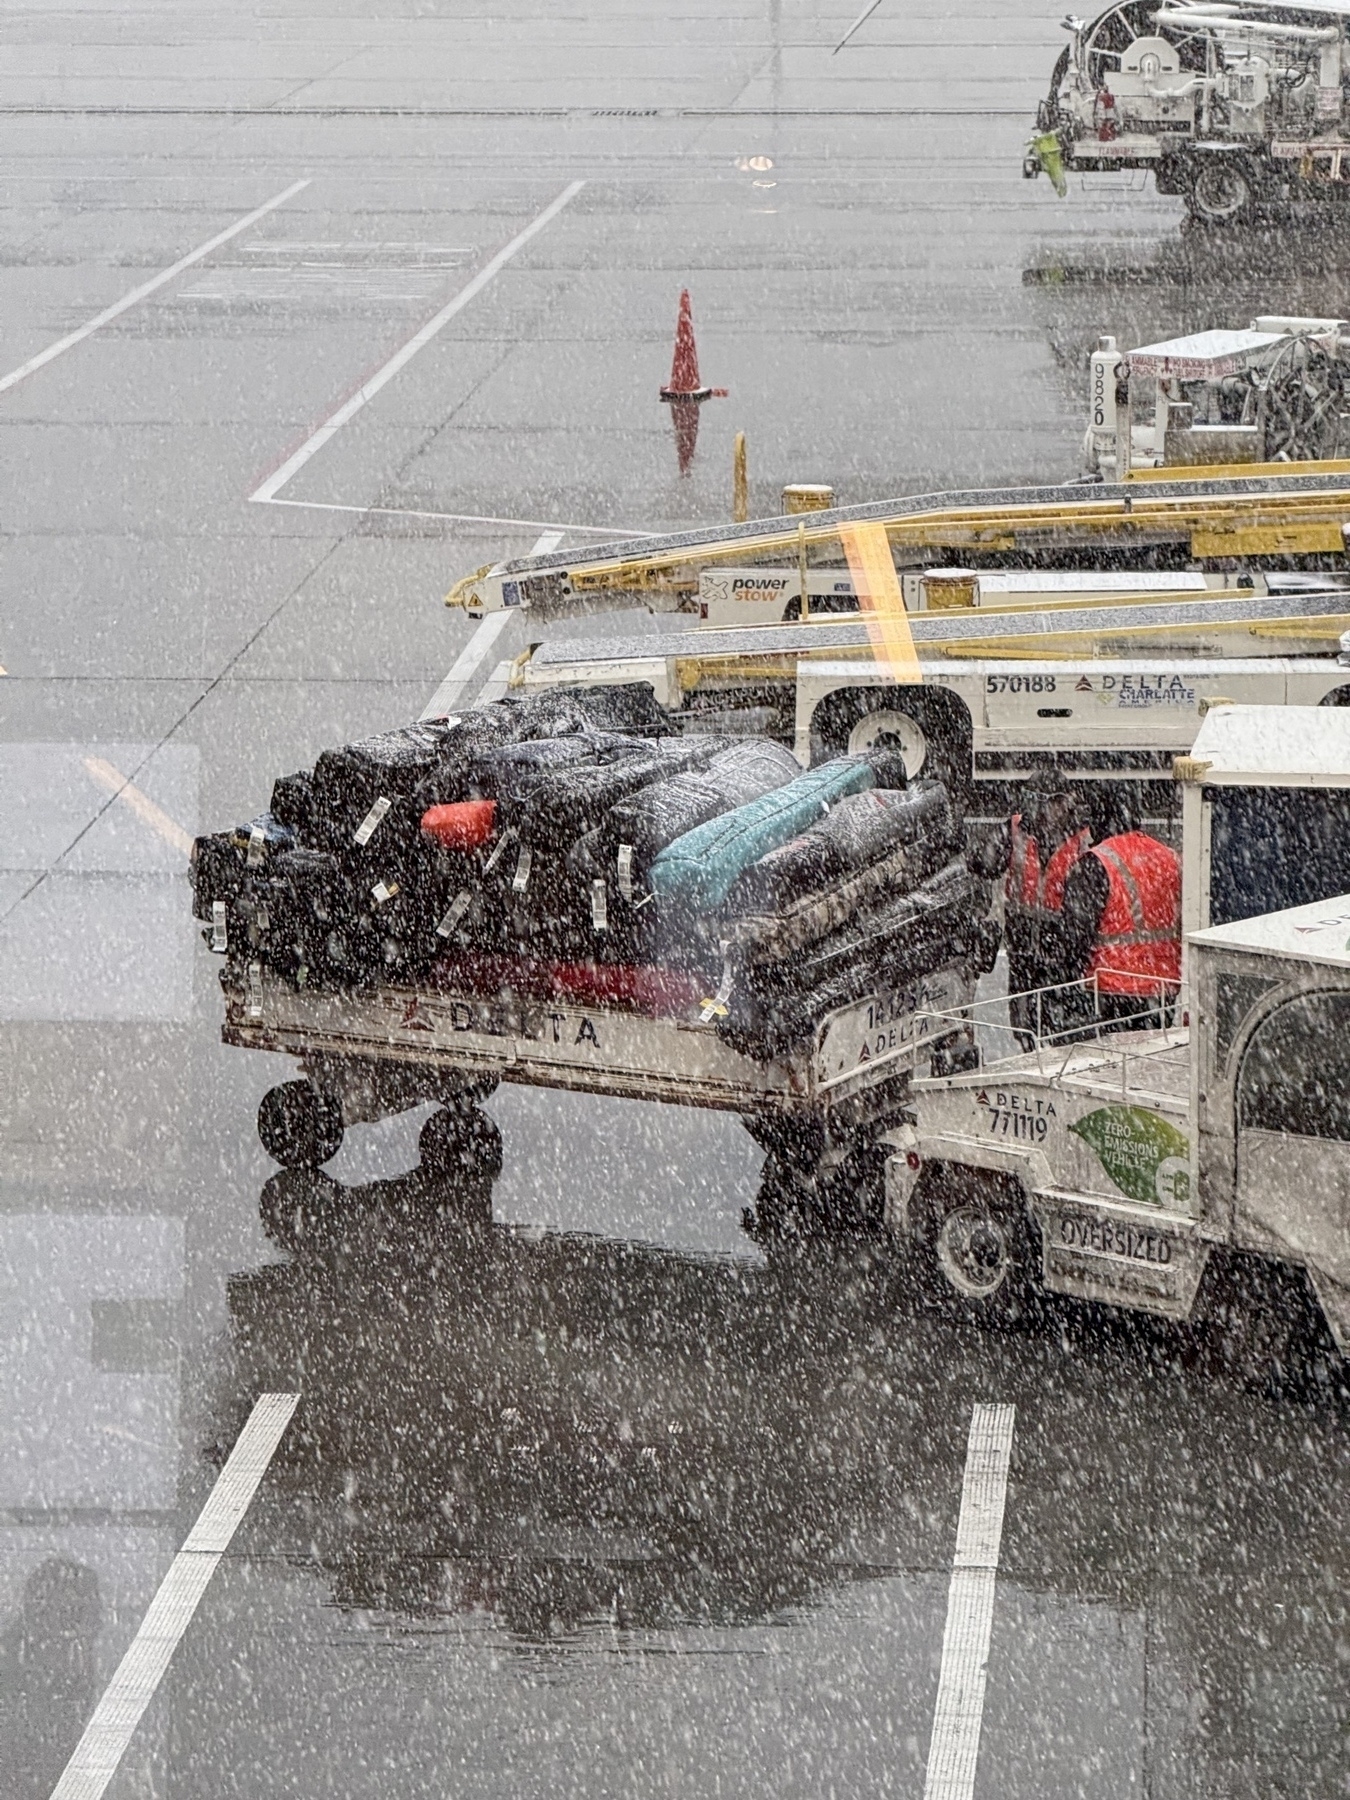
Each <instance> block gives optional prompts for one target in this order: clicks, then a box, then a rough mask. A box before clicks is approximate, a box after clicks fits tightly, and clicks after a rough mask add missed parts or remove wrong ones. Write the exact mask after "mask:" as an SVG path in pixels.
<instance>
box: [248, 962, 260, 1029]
mask: <svg viewBox="0 0 1350 1800" xmlns="http://www.w3.org/2000/svg"><path fill="white" fill-rule="evenodd" d="M262 1003H263V995H262V964H261V963H260V962H251V963H250V964H249V965H248V1016H249V1018H250V1019H261V1017H262Z"/></svg>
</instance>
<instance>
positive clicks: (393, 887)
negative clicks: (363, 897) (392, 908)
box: [370, 881, 398, 906]
mask: <svg viewBox="0 0 1350 1800" xmlns="http://www.w3.org/2000/svg"><path fill="white" fill-rule="evenodd" d="M397 892H398V883H397V882H396V881H387V882H386V881H377V882H376V883H375V885H374V887H373V888H372V889H371V890H370V897H371V899H372V900H373V901H374V902H375V904H376V906H383V905H384V903H385V901H386V900H392V899H393V897H394V895H395V894H396V893H397Z"/></svg>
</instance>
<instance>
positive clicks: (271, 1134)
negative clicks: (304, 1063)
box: [258, 1081, 342, 1169]
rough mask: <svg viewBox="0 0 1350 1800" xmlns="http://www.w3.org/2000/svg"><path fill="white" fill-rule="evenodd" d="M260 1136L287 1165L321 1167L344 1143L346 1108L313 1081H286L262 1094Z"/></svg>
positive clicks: (277, 1159) (266, 1147) (272, 1154)
mask: <svg viewBox="0 0 1350 1800" xmlns="http://www.w3.org/2000/svg"><path fill="white" fill-rule="evenodd" d="M258 1136H259V1138H260V1139H261V1140H262V1147H263V1149H264V1150H266V1152H267V1154H268V1155H269V1156H270V1157H271V1158H272V1159H273V1161H274V1162H279V1163H280V1164H281V1166H282V1168H283V1169H317V1168H320V1167H322V1165H323V1164H324V1163H326V1162H328V1161H329V1160H330V1159H331V1158H332V1157H334V1156H336V1155H337V1153H338V1151H339V1149H340V1148H341V1147H342V1108H341V1106H340V1105H339V1103H338V1102H337V1100H335V1099H334V1097H333V1096H332V1095H331V1094H325V1093H323V1092H321V1091H320V1089H318V1088H316V1087H315V1086H314V1084H313V1082H311V1081H283V1082H282V1084H281V1085H280V1087H274V1088H270V1089H269V1090H268V1091H267V1093H265V1094H264V1095H263V1097H262V1104H261V1105H260V1106H259V1108H258Z"/></svg>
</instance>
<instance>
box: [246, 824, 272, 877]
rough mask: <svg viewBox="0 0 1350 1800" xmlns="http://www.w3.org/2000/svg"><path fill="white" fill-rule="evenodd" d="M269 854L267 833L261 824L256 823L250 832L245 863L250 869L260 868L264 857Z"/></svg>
mask: <svg viewBox="0 0 1350 1800" xmlns="http://www.w3.org/2000/svg"><path fill="white" fill-rule="evenodd" d="M266 854H267V833H266V832H265V831H264V830H263V828H262V826H261V825H255V826H254V827H253V829H252V830H251V831H250V832H249V834H248V852H247V854H246V855H245V857H244V864H245V866H246V867H247V868H250V869H260V868H261V867H262V860H263V857H264V856H266Z"/></svg>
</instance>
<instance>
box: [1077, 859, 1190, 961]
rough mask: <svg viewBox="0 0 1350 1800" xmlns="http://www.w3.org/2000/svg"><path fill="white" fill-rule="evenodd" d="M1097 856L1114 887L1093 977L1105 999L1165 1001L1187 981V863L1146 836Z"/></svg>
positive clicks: (1103, 918)
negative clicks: (1183, 968) (1111, 996)
mask: <svg viewBox="0 0 1350 1800" xmlns="http://www.w3.org/2000/svg"><path fill="white" fill-rule="evenodd" d="M1091 854H1092V855H1093V856H1095V857H1096V858H1097V859H1098V861H1099V862H1100V863H1101V865H1102V867H1103V868H1104V869H1105V870H1106V878H1107V881H1108V883H1109V884H1110V886H1109V891H1108V893H1107V898H1106V906H1105V908H1104V909H1103V911H1102V916H1101V922H1100V924H1099V925H1098V927H1097V942H1096V944H1095V945H1094V946H1093V951H1092V957H1091V959H1090V961H1089V963H1088V966H1087V973H1088V975H1089V976H1096V978H1097V988H1098V991H1099V992H1100V993H1103V994H1141V995H1153V996H1155V997H1157V996H1160V995H1161V994H1162V993H1163V992H1164V991H1165V990H1166V989H1168V988H1174V987H1176V985H1177V984H1178V983H1179V982H1180V980H1181V860H1180V858H1179V857H1178V856H1177V853H1176V851H1175V850H1170V849H1169V848H1168V847H1167V845H1166V844H1161V843H1159V842H1158V840H1157V838H1154V837H1149V835H1148V833H1147V832H1143V831H1127V832H1124V833H1122V834H1121V836H1119V837H1113V838H1107V839H1106V840H1105V841H1104V842H1103V843H1100V844H1095V845H1094V846H1093V848H1092V851H1091Z"/></svg>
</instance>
